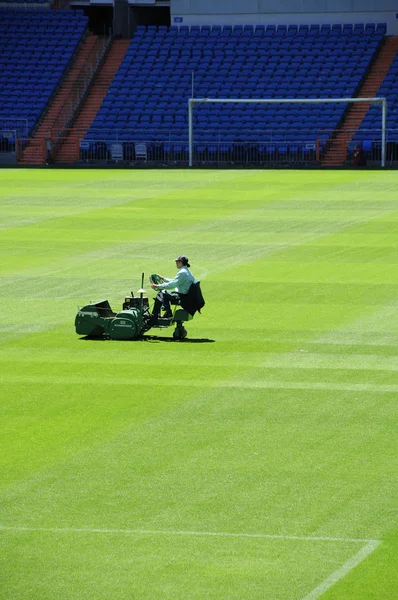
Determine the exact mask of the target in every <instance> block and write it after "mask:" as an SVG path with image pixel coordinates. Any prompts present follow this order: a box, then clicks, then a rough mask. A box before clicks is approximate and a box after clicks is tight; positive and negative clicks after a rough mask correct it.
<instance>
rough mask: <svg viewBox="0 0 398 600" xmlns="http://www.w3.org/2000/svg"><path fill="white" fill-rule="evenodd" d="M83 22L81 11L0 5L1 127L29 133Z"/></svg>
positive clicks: (78, 38) (80, 35)
mask: <svg viewBox="0 0 398 600" xmlns="http://www.w3.org/2000/svg"><path fill="white" fill-rule="evenodd" d="M86 27H87V18H86V17H85V16H84V14H83V12H82V11H76V12H72V11H70V10H59V11H53V10H21V9H15V10H10V9H0V129H10V130H15V131H17V134H18V136H19V137H24V138H26V137H28V136H30V135H31V132H32V130H33V129H34V127H35V125H36V123H37V122H38V120H39V118H40V115H41V114H42V113H43V111H44V110H45V108H46V106H47V105H48V103H49V101H50V99H51V97H52V96H53V94H54V92H55V90H56V88H57V86H58V85H59V83H60V81H61V79H62V77H63V76H64V73H65V71H66V69H67V67H68V64H69V63H70V61H71V59H72V57H73V54H74V52H75V51H76V48H77V47H78V46H79V44H80V42H81V40H82V38H83V36H84V33H85V30H86Z"/></svg>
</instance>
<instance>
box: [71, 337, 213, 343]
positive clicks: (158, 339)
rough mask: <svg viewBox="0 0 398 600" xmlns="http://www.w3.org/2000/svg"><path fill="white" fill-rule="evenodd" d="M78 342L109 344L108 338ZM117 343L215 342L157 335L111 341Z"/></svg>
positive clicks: (205, 339)
mask: <svg viewBox="0 0 398 600" xmlns="http://www.w3.org/2000/svg"><path fill="white" fill-rule="evenodd" d="M79 340H83V341H85V342H109V341H110V340H109V338H106V337H93V336H89V335H86V336H84V337H81V338H79ZM113 341H115V342H116V341H117V342H134V343H137V342H174V343H184V344H212V343H214V342H215V341H216V340H210V339H209V338H185V340H175V339H174V338H173V337H160V336H158V335H143V336H142V337H140V338H138V339H136V340H113Z"/></svg>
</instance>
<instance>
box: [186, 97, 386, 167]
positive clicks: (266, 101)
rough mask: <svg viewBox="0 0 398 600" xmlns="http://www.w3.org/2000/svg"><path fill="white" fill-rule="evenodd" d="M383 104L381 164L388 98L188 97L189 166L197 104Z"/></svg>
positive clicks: (384, 152) (191, 160)
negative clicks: (194, 113)
mask: <svg viewBox="0 0 398 600" xmlns="http://www.w3.org/2000/svg"><path fill="white" fill-rule="evenodd" d="M359 102H367V103H368V104H376V105H377V104H381V166H382V167H385V163H386V124H387V100H386V98H188V132H189V166H190V167H192V164H193V111H194V108H195V105H196V104H206V103H220V104H221V103H222V104H228V103H234V104H238V103H239V104H332V103H333V104H336V103H352V104H355V103H359Z"/></svg>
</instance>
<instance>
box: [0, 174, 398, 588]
mask: <svg viewBox="0 0 398 600" xmlns="http://www.w3.org/2000/svg"><path fill="white" fill-rule="evenodd" d="M397 189H398V178H397V176H396V174H395V173H394V172H392V171H391V172H377V171H375V172H370V171H369V172H349V171H347V172H332V171H328V172H305V171H232V170H231V171H205V170H200V171H199V170H198V171H131V170H115V171H111V170H98V171H97V170H87V171H84V170H81V171H58V170H55V169H54V170H53V169H51V170H47V171H44V170H40V171H33V170H5V169H4V170H2V178H1V181H0V223H1V227H0V252H1V257H2V260H1V266H0V297H1V304H2V310H1V316H0V332H1V337H0V357H1V372H0V385H1V389H2V400H1V409H2V441H3V448H4V450H3V452H2V453H1V456H0V468H1V488H0V490H1V509H0V538H1V540H2V544H3V548H4V550H3V553H2V554H3V560H2V594H3V597H4V598H5V599H7V600H8V599H9V600H11V599H12V600H15V599H18V600H19V599H21V600H22V599H23V600H25V599H26V600H28V599H29V600H53V599H54V598H60V599H62V600H64V599H65V600H66V599H67V600H80V599H81V598H85V599H87V600H91V599H92V600H98V599H108V598H112V599H116V600H119V599H123V600H124V599H125V598H129V597H131V598H134V599H136V598H137V599H138V598H140V599H145V600H146V599H148V600H158V599H159V600H164V599H173V600H186V599H188V598H189V600H191V599H193V600H196V599H198V600H203V599H204V598H206V599H213V598H214V599H215V598H228V600H229V599H236V600H242V599H250V600H252V599H253V600H255V599H261V600H300V599H303V598H318V597H320V595H322V599H323V598H325V599H326V600H337V599H338V600H341V598H344V599H345V600H347V599H349V600H370V599H374V598H378V599H379V598H380V599H383V600H395V598H396V589H398V588H397V580H396V578H397V576H396V568H395V557H396V552H397V550H398V536H397V518H396V517H397V514H396V497H397V492H398V489H397V487H398V486H397V478H396V472H397V458H396V457H397V445H398V444H397V441H396V438H397V436H396V431H397V393H398V376H397V370H398V366H397V365H398V362H397V354H398V348H397V333H398V319H397V317H398V278H397V272H398V268H397V264H398V259H397V256H398V254H397V246H398V241H397V240H398V237H397V232H398V202H397V200H396V198H397ZM179 254H186V255H188V257H189V259H190V263H191V265H192V271H193V273H194V274H195V276H196V277H197V278H199V279H201V282H202V288H203V291H204V295H205V298H206V307H205V309H204V311H203V315H202V316H196V317H195V318H194V320H193V321H192V322H189V323H188V324H187V329H188V338H189V340H188V341H186V342H182V343H175V342H171V341H170V335H171V330H160V331H159V330H155V331H151V332H150V334H149V335H148V336H145V337H144V339H143V340H142V341H137V342H111V341H108V342H99V341H88V340H83V339H79V337H78V336H76V334H75V333H74V328H73V321H74V316H75V313H76V309H77V306H78V305H80V306H81V305H83V304H84V303H86V302H87V301H89V300H99V299H105V298H106V299H108V300H109V301H110V303H111V305H112V307H114V309H119V308H120V307H121V302H122V300H123V298H124V295H125V294H126V293H128V292H129V291H130V290H133V291H136V290H137V289H138V288H139V287H140V277H141V272H142V271H145V273H146V274H147V276H148V275H149V274H150V273H153V272H160V273H164V274H165V275H167V276H171V275H173V273H174V269H175V267H174V258H175V256H178V255H179ZM146 286H147V289H150V288H149V285H148V283H147V284H146ZM150 296H152V294H150ZM151 334H154V335H151ZM104 530H105V531H107V532H108V533H107V534H106V535H99V534H98V531H104ZM126 530H130V531H131V530H134V531H135V532H137V533H136V534H135V535H134V536H127V537H126V536H125V535H123V534H122V533H121V532H123V531H126ZM59 531H63V534H62V535H59V534H57V532H59ZM162 531H164V532H167V531H174V532H210V533H211V532H226V533H228V532H230V533H236V534H241V536H240V537H238V536H235V535H233V536H228V535H224V536H213V535H203V536H200V535H170V536H168V535H148V532H162ZM140 532H141V533H140ZM314 539H316V540H317V541H316V542H315V541H314ZM330 539H339V540H341V541H339V542H337V543H331V542H330V541H328V540H330ZM350 540H351V541H350ZM352 540H362V541H363V542H364V544H363V546H361V544H359V546H356V547H353V544H352ZM367 540H370V541H369V542H367ZM371 540H382V544H381V545H379V546H377V542H371ZM366 544H367V545H366ZM369 544H370V545H369Z"/></svg>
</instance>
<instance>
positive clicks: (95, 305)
mask: <svg viewBox="0 0 398 600" xmlns="http://www.w3.org/2000/svg"><path fill="white" fill-rule="evenodd" d="M162 279H163V278H162V277H161V276H160V275H156V274H154V275H151V276H150V278H149V280H150V282H152V283H161V281H162ZM143 287H144V273H143V274H142V278H141V288H140V289H139V290H138V291H137V292H136V293H137V296H134V294H133V292H131V296H126V298H125V299H124V302H123V306H122V310H121V311H120V312H117V313H115V312H113V310H112V308H111V306H110V304H109V302H108V300H100V301H99V302H92V303H90V304H86V305H85V306H83V307H82V308H79V310H78V312H77V315H76V319H75V328H76V333H77V334H78V335H84V336H87V337H97V338H107V339H111V340H136V339H137V338H139V337H141V336H142V335H143V334H144V333H145V332H147V331H149V330H150V329H152V328H154V327H156V328H166V327H170V326H172V325H175V329H174V331H173V338H174V339H175V340H183V339H185V338H186V337H187V331H186V329H185V327H184V325H183V323H185V322H186V321H191V320H192V319H193V317H192V315H190V314H189V312H187V311H186V310H184V309H183V308H181V306H176V308H175V310H174V314H173V315H172V316H171V317H161V316H159V317H157V318H154V317H153V315H152V314H151V313H150V312H149V301H148V298H144V294H146V291H145V290H144V289H143Z"/></svg>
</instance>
